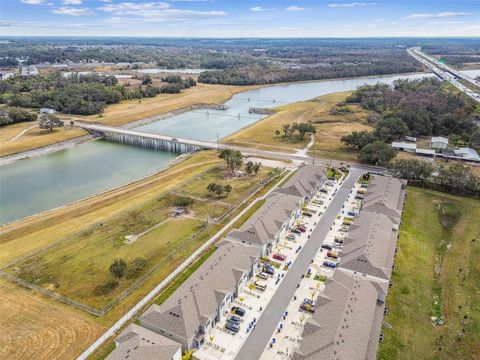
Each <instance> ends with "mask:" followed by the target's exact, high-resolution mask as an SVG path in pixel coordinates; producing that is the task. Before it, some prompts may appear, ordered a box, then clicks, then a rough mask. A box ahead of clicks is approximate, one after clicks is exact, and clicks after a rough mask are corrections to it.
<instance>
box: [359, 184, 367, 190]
mask: <svg viewBox="0 0 480 360" xmlns="http://www.w3.org/2000/svg"><path fill="white" fill-rule="evenodd" d="M360 187H361V188H364V189H366V188H368V184H361V185H360Z"/></svg>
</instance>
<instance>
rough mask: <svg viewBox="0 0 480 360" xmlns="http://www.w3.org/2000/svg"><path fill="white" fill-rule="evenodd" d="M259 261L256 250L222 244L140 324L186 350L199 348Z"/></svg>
mask: <svg viewBox="0 0 480 360" xmlns="http://www.w3.org/2000/svg"><path fill="white" fill-rule="evenodd" d="M258 260H259V257H258V249H257V248H255V247H252V246H248V245H245V244H241V243H238V242H232V241H228V240H224V241H222V242H221V243H219V244H218V247H217V250H216V251H215V253H214V254H213V255H212V256H210V257H209V258H208V259H207V261H205V263H203V264H202V265H201V266H200V267H199V268H198V269H197V270H196V271H195V272H194V273H193V274H192V275H190V277H189V278H188V279H187V280H186V281H185V282H184V283H183V284H182V285H181V286H180V287H179V288H178V289H177V290H176V291H175V292H174V293H173V294H172V295H171V296H170V297H169V298H168V299H167V300H166V301H165V302H164V303H162V304H161V305H156V304H154V305H152V306H151V307H150V308H149V309H148V310H147V311H146V312H145V313H144V314H143V315H142V316H140V318H139V320H140V325H141V326H143V327H145V328H147V329H149V330H151V331H153V332H155V333H157V334H160V335H163V336H165V337H167V338H169V339H171V340H173V341H176V342H178V343H180V344H181V345H182V349H183V350H184V351H185V350H187V349H192V348H198V347H199V346H200V345H201V344H202V343H203V342H204V338H205V334H207V333H208V332H209V330H210V329H211V328H212V327H213V326H214V325H215V324H216V323H217V322H218V321H219V320H220V316H221V315H222V314H223V313H225V312H227V311H228V310H229V309H230V305H231V302H232V300H233V299H235V297H236V296H237V295H238V292H239V289H240V288H242V287H243V286H244V285H245V284H246V283H247V281H248V279H249V278H250V277H252V276H253V273H254V269H255V268H256V267H257V266H258Z"/></svg>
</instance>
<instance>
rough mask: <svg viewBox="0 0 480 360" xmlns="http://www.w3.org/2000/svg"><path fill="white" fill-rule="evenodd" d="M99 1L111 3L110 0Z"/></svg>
mask: <svg viewBox="0 0 480 360" xmlns="http://www.w3.org/2000/svg"><path fill="white" fill-rule="evenodd" d="M100 1H101V2H104V3H111V2H112V0H100Z"/></svg>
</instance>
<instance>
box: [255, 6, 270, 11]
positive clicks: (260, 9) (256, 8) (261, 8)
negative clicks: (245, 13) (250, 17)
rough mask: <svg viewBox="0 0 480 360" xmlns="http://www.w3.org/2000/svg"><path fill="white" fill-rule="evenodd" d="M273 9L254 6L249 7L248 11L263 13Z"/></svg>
mask: <svg viewBox="0 0 480 360" xmlns="http://www.w3.org/2000/svg"><path fill="white" fill-rule="evenodd" d="M272 10H273V9H266V8H264V7H261V6H254V7H251V8H250V11H253V12H264V11H272Z"/></svg>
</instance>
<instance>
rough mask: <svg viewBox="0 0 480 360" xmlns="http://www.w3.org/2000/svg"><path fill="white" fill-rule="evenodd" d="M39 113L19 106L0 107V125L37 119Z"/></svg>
mask: <svg viewBox="0 0 480 360" xmlns="http://www.w3.org/2000/svg"><path fill="white" fill-rule="evenodd" d="M37 117H38V115H37V114H35V113H32V112H30V111H28V110H24V109H19V108H9V109H2V108H0V127H1V126H5V125H10V124H15V123H19V122H27V121H35V120H37Z"/></svg>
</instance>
